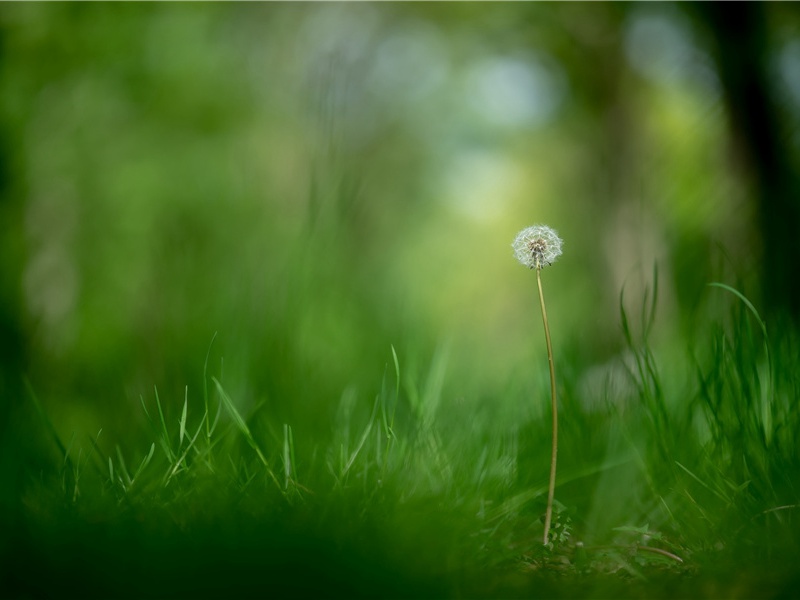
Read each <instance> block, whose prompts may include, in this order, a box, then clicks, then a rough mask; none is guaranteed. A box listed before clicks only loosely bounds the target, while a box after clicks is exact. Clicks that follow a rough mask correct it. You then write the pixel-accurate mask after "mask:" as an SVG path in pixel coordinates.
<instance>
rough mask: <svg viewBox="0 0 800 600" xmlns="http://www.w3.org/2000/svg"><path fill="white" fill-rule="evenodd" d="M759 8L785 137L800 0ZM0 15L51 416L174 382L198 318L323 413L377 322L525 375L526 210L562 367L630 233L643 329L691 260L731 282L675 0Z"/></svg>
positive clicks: (272, 400)
mask: <svg viewBox="0 0 800 600" xmlns="http://www.w3.org/2000/svg"><path fill="white" fill-rule="evenodd" d="M764 10H765V11H767V13H768V16H769V25H770V29H769V32H770V33H771V36H770V37H769V38H768V39H765V40H764V46H763V47H762V48H760V50H761V52H762V53H763V54H762V57H763V60H764V64H768V65H771V69H772V70H771V71H770V73H772V75H773V78H772V80H770V83H771V84H774V87H775V94H776V97H778V98H779V99H780V106H781V119H782V121H781V122H782V123H784V125H785V130H784V131H785V132H786V134H785V135H786V136H787V137H789V138H790V140H789V142H788V146H789V147H790V148H791V150H792V151H793V152H794V154H793V155H792V156H790V157H788V159H787V160H790V161H791V160H793V161H795V164H796V160H797V156H798V147H799V146H798V138H797V136H796V135H794V134H793V133H792V132H793V131H796V129H797V123H798V119H800V91H799V90H800V87H798V81H797V72H798V70H799V69H800V67H798V65H800V62H799V61H800V59H798V52H797V48H798V44H800V37H798V36H797V24H798V20H797V18H796V17H795V15H794V13H792V12H791V11H787V10H785V9H783V8H781V7H779V6H774V5H770V6H769V8H765V9H764ZM0 24H1V25H0V26H1V27H2V39H3V54H2V56H3V62H2V65H1V66H0V68H2V74H1V77H2V87H3V90H4V93H3V95H2V99H1V100H0V120H1V121H2V131H3V134H4V136H5V140H4V142H5V143H4V148H5V153H6V154H5V163H6V164H5V167H4V168H5V171H6V172H7V175H6V181H5V188H4V190H3V194H4V196H3V204H2V208H3V211H4V212H3V218H4V221H5V222H4V224H3V227H4V230H5V231H6V232H7V233H9V234H10V235H8V236H7V237H6V238H5V239H4V240H3V244H4V248H3V251H4V256H3V265H4V266H3V275H4V287H5V286H9V288H8V289H9V290H11V291H10V292H7V293H9V294H10V295H11V297H16V296H14V294H15V292H14V291H13V288H14V286H15V281H14V278H13V275H14V273H17V274H18V275H19V277H20V278H21V281H20V284H19V290H20V291H19V294H18V297H19V299H20V300H19V302H18V303H17V304H13V303H12V304H10V305H9V306H18V308H19V310H18V314H16V315H14V312H13V311H11V312H10V313H9V314H11V315H12V316H11V317H9V318H8V319H7V320H8V322H9V323H12V324H13V326H14V327H16V328H17V330H18V331H20V332H21V334H20V335H19V336H18V337H17V339H18V340H19V339H22V340H25V341H24V343H23V344H22V348H20V349H19V355H20V356H23V357H24V360H23V362H24V364H23V365H22V367H21V369H22V370H24V371H25V372H26V373H27V376H28V377H29V379H30V381H31V382H32V384H33V386H34V388H36V389H37V390H38V392H39V393H40V395H41V397H42V398H43V401H44V402H45V403H46V404H48V405H49V406H48V409H49V410H52V411H54V413H53V414H54V420H55V421H56V423H57V426H58V427H59V428H63V430H64V431H65V432H70V431H72V430H76V429H77V430H79V431H85V432H87V433H92V432H96V431H97V430H98V429H99V428H100V427H112V428H116V429H118V430H120V431H123V432H124V431H125V429H126V425H127V423H128V420H129V419H130V418H131V416H130V415H131V414H136V412H135V411H136V406H137V405H138V403H139V397H140V396H145V397H148V398H149V397H151V396H152V387H153V385H158V386H159V389H161V390H162V393H163V396H164V397H165V398H169V399H171V400H170V402H171V403H172V404H173V406H171V407H170V406H168V407H167V410H168V411H172V412H176V411H178V410H179V400H180V399H182V398H183V390H184V386H186V385H188V386H189V389H190V390H191V392H193V393H194V392H197V391H198V390H200V389H202V386H203V385H204V383H203V379H202V368H203V364H204V358H205V356H206V354H207V352H208V351H209V347H210V345H211V340H212V338H213V337H214V335H215V333H217V338H216V341H215V342H214V345H213V347H211V353H210V368H209V370H210V372H211V373H214V374H216V375H217V376H218V377H220V378H222V379H223V380H225V381H226V385H229V386H230V387H231V388H232V393H233V394H234V395H236V397H238V398H243V399H244V402H245V404H246V405H248V406H254V405H255V404H256V403H264V404H265V405H266V406H267V407H268V408H269V410H270V411H271V414H273V415H274V416H275V418H276V419H284V420H287V421H290V422H296V421H298V420H301V421H302V422H304V423H305V424H306V426H307V427H308V428H309V429H310V430H312V431H315V432H317V433H320V434H325V432H326V431H329V429H330V421H331V419H332V418H333V416H334V413H335V410H336V406H338V403H339V398H340V395H341V393H342V390H343V389H345V388H347V387H348V386H351V387H353V388H354V389H367V388H369V387H374V385H376V384H377V383H378V382H379V379H380V374H381V373H383V371H384V369H385V367H386V365H387V364H389V363H390V362H391V353H390V344H393V345H394V346H395V347H396V348H397V351H398V353H399V354H400V355H401V356H402V359H403V361H404V362H405V363H406V364H408V365H409V368H410V369H411V370H412V371H413V370H414V369H415V368H416V369H418V370H421V371H425V370H426V369H427V367H425V365H426V364H427V362H428V361H429V360H430V359H431V357H432V356H434V353H435V352H437V348H439V351H440V352H443V353H444V354H443V355H446V357H447V360H446V365H445V366H444V367H443V368H445V369H446V370H447V373H448V378H447V381H448V383H447V385H448V386H450V388H451V389H450V393H451V394H452V395H453V396H454V397H460V398H463V399H464V400H463V402H464V405H465V408H467V407H469V408H471V409H472V410H475V409H477V407H479V406H480V405H481V404H482V403H484V402H486V401H487V400H491V401H493V402H495V403H501V404H502V402H503V401H502V400H501V398H508V397H509V394H508V392H509V386H512V387H513V385H518V384H516V383H514V384H510V383H509V382H511V381H519V380H520V375H523V380H524V381H526V382H528V383H526V384H525V385H530V386H536V389H539V388H544V387H545V386H546V360H543V352H544V349H543V348H542V347H541V346H542V345H541V344H538V343H533V341H532V338H533V339H534V340H535V338H536V336H537V335H538V333H537V332H538V329H537V327H538V322H537V321H538V317H537V314H536V312H535V310H534V307H535V292H534V282H533V278H532V277H530V275H529V274H527V273H525V272H524V271H522V270H521V269H520V267H519V265H517V264H516V263H515V261H514V260H513V258H512V257H511V253H510V247H509V246H510V242H511V240H512V239H513V236H514V234H515V233H516V232H517V231H518V230H519V229H521V228H522V227H524V226H527V225H529V224H531V223H534V222H544V223H547V224H549V225H551V226H553V227H555V228H556V229H557V230H558V231H559V232H560V233H561V235H562V237H563V239H564V240H565V252H564V256H563V257H562V259H561V260H560V261H559V263H558V264H557V265H556V266H555V267H553V268H551V269H548V270H547V272H546V273H545V278H546V284H545V285H546V295H547V296H548V302H549V303H551V305H552V308H551V311H550V312H551V313H552V314H551V315H550V317H551V319H552V322H553V325H552V329H553V335H554V345H555V346H556V347H557V348H558V349H559V351H558V352H560V353H561V355H562V357H565V358H564V360H565V362H575V363H576V364H581V365H585V366H586V367H587V371H586V373H591V372H593V371H592V369H595V371H597V370H599V371H601V372H602V370H603V369H604V368H605V367H604V365H607V364H608V361H610V360H611V359H613V357H615V356H616V355H618V354H619V353H620V352H622V351H623V345H624V341H623V336H621V335H620V330H619V325H618V320H617V318H616V315H617V314H618V309H617V300H618V295H619V291H620V289H622V288H624V289H625V298H626V303H627V307H628V309H634V308H636V307H639V306H640V304H641V298H642V296H643V294H644V290H645V289H646V288H647V287H648V286H650V287H652V282H651V281H650V273H651V272H652V268H653V265H654V264H656V263H657V264H658V266H659V272H660V273H661V285H660V287H659V298H658V300H659V311H658V320H657V323H656V327H655V331H654V335H655V336H656V337H657V338H658V339H659V340H660V342H661V343H663V344H664V345H665V347H669V346H670V345H671V344H673V345H678V346H680V345H682V344H683V343H684V342H683V338H682V337H681V335H682V334H685V333H686V332H687V331H689V330H690V329H691V326H692V323H693V322H694V319H695V316H694V315H693V311H694V307H695V305H696V304H697V302H698V300H699V299H700V297H701V294H703V293H705V292H704V291H703V290H704V285H705V283H707V282H708V281H710V280H713V279H718V280H723V281H728V282H730V283H732V284H733V283H736V284H741V285H739V288H740V289H743V290H745V292H746V293H747V294H748V295H749V296H750V297H755V298H756V300H757V294H758V290H759V285H760V279H759V273H758V271H759V266H760V262H759V261H760V252H761V250H760V249H761V243H762V242H761V238H760V232H759V228H758V223H757V221H756V214H757V212H758V206H757V202H758V196H757V194H756V193H755V192H754V191H753V189H752V186H751V185H750V182H749V180H748V179H747V177H746V174H745V173H743V172H742V171H741V170H740V169H739V168H738V163H737V162H736V157H735V156H734V153H733V152H732V144H731V134H730V133H729V131H730V129H729V127H728V123H727V121H726V109H725V99H724V97H723V87H722V86H721V84H720V79H719V75H718V73H717V70H716V63H715V62H714V58H713V57H714V52H715V50H713V49H712V48H711V43H710V41H709V39H710V38H709V34H708V31H707V30H706V29H704V28H703V27H702V16H701V15H699V14H698V13H696V12H686V11H684V10H683V9H682V8H681V7H679V6H677V5H672V4H659V5H616V4H599V5H592V6H591V7H588V6H573V5H550V4H539V3H536V4H498V5H491V6H490V5H483V4H431V5H427V4H420V5H417V4H409V5H405V4H386V5H383V4H382V5H374V4H360V3H359V4H338V3H333V4H321V5H318V4H310V5H306V4H263V5H252V4H210V5H209V4H203V5H183V4H181V5H148V4H145V5H134V4H126V5H107V4H88V5H82V4H81V5H78V4H59V5H51V4H31V5H27V4H15V5H6V6H4V7H2V10H1V11H0ZM9 274H10V275H9ZM5 293H6V290H5V289H4V294H5ZM754 295H755V296H754ZM675 323H680V324H682V328H681V327H675V326H674V324H675ZM16 343H18V342H14V341H13V340H12V338H10V337H9V338H8V341H7V340H6V339H4V341H3V344H5V345H6V353H8V348H9V347H10V346H11V344H16ZM567 358H568V359H569V360H566V359H567ZM223 359H224V361H223ZM415 365H416V366H415ZM533 365H535V366H533ZM15 368H20V367H15ZM574 377H576V378H579V379H580V378H585V377H586V375H585V374H584V373H575V374H574ZM227 382H229V383H227ZM574 384H575V385H576V386H578V387H579V388H580V387H581V386H583V389H586V388H591V387H592V383H591V380H590V379H582V380H581V381H576V382H574ZM365 403H366V405H368V404H369V400H368V399H365ZM484 410H485V409H484ZM493 410H494V411H496V412H497V413H498V414H500V413H503V412H504V411H505V412H509V414H510V416H509V417H508V418H510V419H513V418H515V417H514V416H513V415H514V414H518V413H517V412H515V411H514V410H510V409H508V407H506V408H504V407H502V406H498V407H495V408H494V409H493ZM536 410H539V411H541V410H544V408H543V406H542V407H538V408H537V409H536Z"/></svg>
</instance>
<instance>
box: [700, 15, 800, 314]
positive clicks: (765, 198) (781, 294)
mask: <svg viewBox="0 0 800 600" xmlns="http://www.w3.org/2000/svg"><path fill="white" fill-rule="evenodd" d="M691 10H692V12H693V14H694V15H695V16H696V18H697V19H698V20H699V22H700V23H701V24H703V25H704V26H705V28H706V29H707V34H708V36H709V38H710V40H711V42H712V52H713V55H714V58H715V60H716V63H717V70H718V73H719V77H720V81H721V83H722V87H723V89H724V94H725V101H726V104H727V109H728V115H729V120H730V127H731V130H732V135H733V140H734V145H735V147H734V151H735V158H736V159H737V160H738V161H741V163H742V166H743V167H744V172H745V176H746V177H747V178H748V179H749V180H750V185H751V186H752V194H753V197H754V199H755V201H756V202H757V205H758V214H759V217H760V223H759V226H760V229H761V237H762V252H763V254H762V259H761V264H762V269H761V277H762V289H763V294H764V302H765V304H766V306H767V307H768V308H769V309H771V310H773V311H777V312H783V311H786V312H787V313H789V314H790V315H791V316H792V317H793V318H794V320H796V321H797V320H800V278H798V277H797V265H799V264H800V244H798V243H797V231H798V226H800V197H798V191H800V181H798V176H797V171H796V169H795V168H794V165H792V154H791V152H790V149H789V148H788V146H787V136H785V135H783V133H782V132H783V131H784V129H785V128H784V127H783V124H782V123H781V120H780V111H779V110H778V103H777V101H776V98H775V86H774V85H773V83H774V78H773V77H772V73H771V68H770V58H771V52H770V50H771V47H770V45H771V39H770V28H769V20H770V17H771V16H774V14H775V12H776V7H775V6H772V5H770V4H764V3H760V2H737V3H734V4H719V3H715V2H702V3H696V4H692V9H691Z"/></svg>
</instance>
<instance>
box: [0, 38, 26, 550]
mask: <svg viewBox="0 0 800 600" xmlns="http://www.w3.org/2000/svg"><path fill="white" fill-rule="evenodd" d="M4 42H5V35H4V31H3V29H2V27H0V65H2V64H4V59H5V56H6V47H5V43H4ZM9 138H10V134H9V132H8V131H7V128H6V127H2V129H0V477H3V480H4V484H3V485H2V486H0V514H2V517H0V518H2V519H4V520H5V519H8V520H9V521H10V522H12V523H13V520H14V516H13V515H15V514H16V510H15V508H16V503H17V501H18V497H17V493H16V492H17V482H18V474H19V473H20V464H19V463H20V461H19V455H18V452H17V450H18V449H16V448H14V444H15V441H16V439H17V438H16V436H14V435H13V429H14V426H15V420H14V416H15V413H16V412H17V409H18V408H19V405H20V404H21V397H22V377H21V374H22V373H23V372H24V369H25V363H26V360H25V356H26V352H25V343H24V336H23V332H22V328H21V323H22V321H21V319H20V314H21V274H22V263H23V261H22V256H21V243H20V241H21V240H20V235H21V232H22V227H21V207H20V203H19V202H15V200H14V198H15V195H14V194H13V193H12V188H13V184H12V176H11V170H12V168H13V167H12V156H13V152H12V150H11V143H10V141H9ZM0 530H2V531H4V532H6V533H7V532H8V529H7V528H6V527H4V526H2V525H0ZM2 541H3V540H0V542H2ZM0 550H4V548H2V544H0Z"/></svg>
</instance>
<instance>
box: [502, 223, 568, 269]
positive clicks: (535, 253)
mask: <svg viewBox="0 0 800 600" xmlns="http://www.w3.org/2000/svg"><path fill="white" fill-rule="evenodd" d="M512 247H513V248H514V256H516V257H517V260H518V261H519V262H521V263H522V264H523V265H525V266H526V267H528V268H529V269H541V268H542V267H545V266H547V265H552V264H553V263H554V262H555V261H556V259H557V258H558V257H559V256H561V238H560V237H558V234H557V233H556V232H555V231H554V230H552V229H550V228H549V227H548V226H547V225H533V226H532V227H526V228H525V229H523V230H522V231H520V232H519V233H518V234H517V237H516V238H515V239H514V243H513V244H512Z"/></svg>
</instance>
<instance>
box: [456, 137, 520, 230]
mask: <svg viewBox="0 0 800 600" xmlns="http://www.w3.org/2000/svg"><path fill="white" fill-rule="evenodd" d="M522 175H523V174H522V173H521V172H520V169H519V167H518V166H517V165H516V163H515V162H514V161H512V160H511V159H509V158H508V157H507V156H505V155H503V154H502V153H500V152H496V151H490V150H465V151H463V152H461V153H460V154H458V155H456V157H455V158H454V159H453V161H452V163H451V164H450V167H449V168H448V169H447V171H446V174H445V178H444V181H443V187H444V198H445V200H446V202H447V204H448V205H449V206H450V207H451V208H453V209H454V210H455V211H456V212H458V213H460V214H462V215H465V216H467V217H470V218H472V219H475V220H477V221H485V220H490V219H494V218H496V217H498V216H499V215H500V214H501V213H502V212H503V211H504V210H505V209H506V207H507V206H508V203H509V199H510V198H511V197H512V196H513V194H514V193H515V191H516V190H518V189H519V187H520V186H521V185H522V180H523V177H522Z"/></svg>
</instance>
